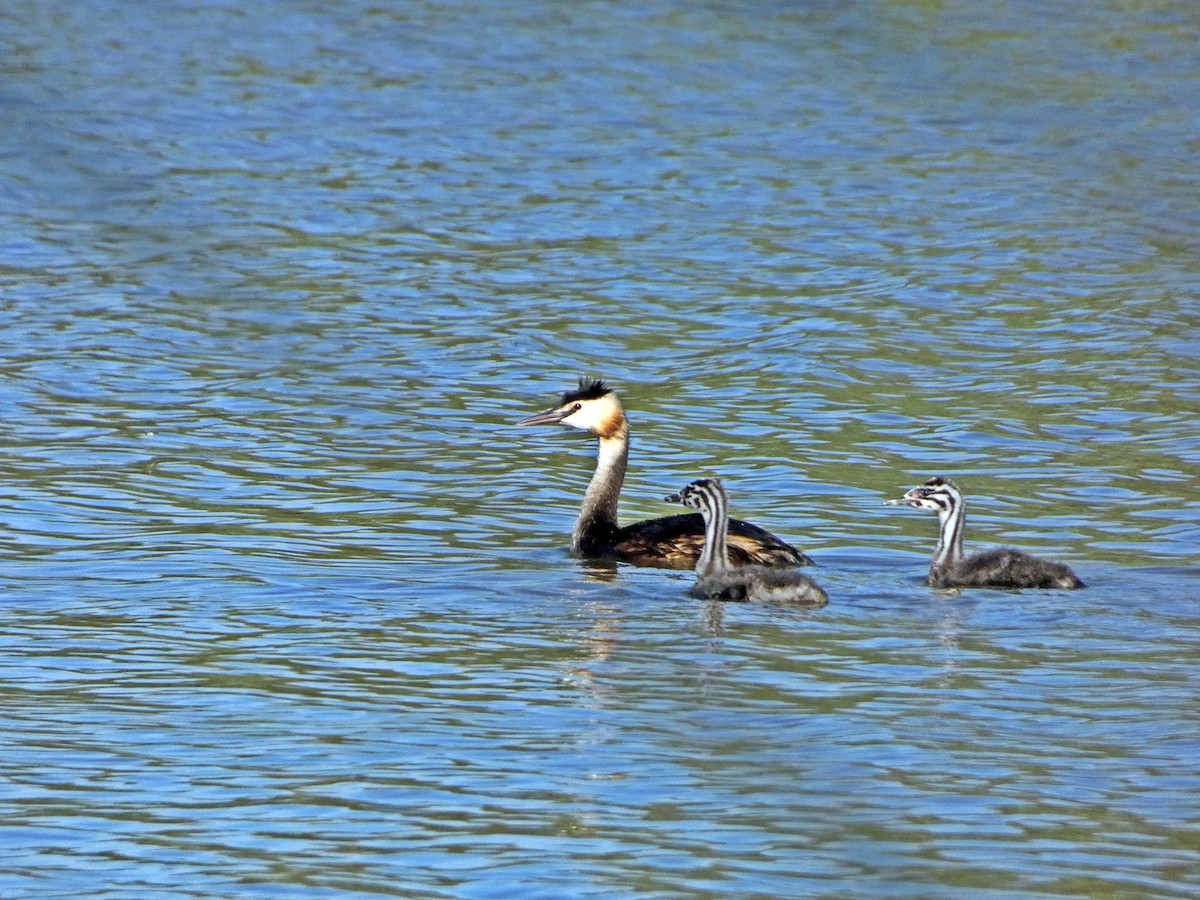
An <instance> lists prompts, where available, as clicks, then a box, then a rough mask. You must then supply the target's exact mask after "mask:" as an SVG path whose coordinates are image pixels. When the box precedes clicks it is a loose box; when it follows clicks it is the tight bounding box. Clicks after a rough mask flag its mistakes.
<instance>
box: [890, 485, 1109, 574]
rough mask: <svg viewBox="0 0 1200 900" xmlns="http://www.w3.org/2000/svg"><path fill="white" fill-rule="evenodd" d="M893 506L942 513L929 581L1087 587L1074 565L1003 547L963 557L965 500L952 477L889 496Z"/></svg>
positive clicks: (940, 514) (939, 516) (939, 515)
mask: <svg viewBox="0 0 1200 900" xmlns="http://www.w3.org/2000/svg"><path fill="white" fill-rule="evenodd" d="M887 502H888V504H889V505H891V506H912V507H915V508H917V509H925V510H930V511H932V512H936V513H937V514H938V519H939V520H940V523H941V531H940V533H939V534H938V543H937V549H936V550H934V551H933V562H932V563H930V565H929V578H928V584H929V586H930V587H935V588H959V587H997V588H1064V589H1068V590H1074V589H1075V588H1081V587H1086V585H1085V584H1084V583H1083V582H1082V581H1080V580H1079V578H1078V576H1076V574H1075V573H1074V572H1072V571H1071V568H1070V566H1066V565H1064V564H1062V563H1057V562H1050V561H1049V560H1045V559H1039V558H1038V557H1036V556H1030V555H1029V554H1028V553H1022V552H1021V551H1020V550H1012V549H1010V548H1007V547H1000V548H997V549H995V550H984V551H983V552H982V553H976V554H973V555H972V556H968V557H966V558H965V559H964V558H963V526H964V525H965V523H966V519H967V505H966V502H965V501H964V500H963V495H962V491H960V490H959V489H958V485H956V484H955V483H954V482H953V481H951V480H950V479H949V478H941V477H937V476H935V477H933V478H930V479H929V480H928V481H926V482H925V483H924V484H923V485H921V486H920V487H915V488H913V489H912V490H911V491H909V492H908V493H907V494H905V495H904V496H903V497H900V498H898V499H896V500H888V501H887Z"/></svg>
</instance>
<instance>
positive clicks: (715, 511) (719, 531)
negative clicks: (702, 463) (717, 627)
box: [663, 478, 829, 606]
mask: <svg viewBox="0 0 1200 900" xmlns="http://www.w3.org/2000/svg"><path fill="white" fill-rule="evenodd" d="M663 499H665V500H667V501H669V502H672V503H682V504H683V505H684V506H690V507H692V508H693V509H698V510H700V515H701V516H703V518H704V552H703V553H701V554H700V558H699V560H697V562H696V583H695V584H694V585H692V587H691V589H690V590H689V591H688V594H690V595H691V596H693V597H697V598H699V599H701V600H758V601H767V602H772V601H773V602H776V603H802V604H804V605H806V606H824V605H825V604H826V603H828V602H829V596H828V595H827V594H826V593H825V591H824V590H822V589H821V586H820V585H818V584H817V583H816V582H815V581H813V580H812V579H811V578H809V577H808V576H807V575H801V574H800V573H799V572H797V571H796V570H794V569H768V568H766V567H765V566H742V567H741V568H738V569H734V568H732V567H731V566H730V565H729V550H728V543H727V537H728V525H729V497H728V496H727V495H726V493H725V486H724V485H722V484H721V482H720V481H719V480H718V479H716V478H701V479H699V480H698V481H693V482H692V483H691V484H688V485H686V486H685V487H684V489H683V490H681V491H680V492H679V493H678V494H672V495H671V496H670V497H664V498H663Z"/></svg>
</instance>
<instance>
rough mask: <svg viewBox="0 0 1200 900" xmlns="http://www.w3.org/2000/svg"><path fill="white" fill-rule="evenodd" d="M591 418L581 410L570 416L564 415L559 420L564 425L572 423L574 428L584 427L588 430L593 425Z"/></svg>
mask: <svg viewBox="0 0 1200 900" xmlns="http://www.w3.org/2000/svg"><path fill="white" fill-rule="evenodd" d="M591 418H592V417H591V416H589V415H587V413H586V412H585V411H584V410H580V411H579V412H573V413H571V415H569V416H564V417H563V418H562V419H560V420H559V421H561V422H562V423H563V424H564V425H570V426H571V427H572V428H582V429H583V430H584V431H587V430H588V429H589V428H591V427H592V423H591V421H590V420H591Z"/></svg>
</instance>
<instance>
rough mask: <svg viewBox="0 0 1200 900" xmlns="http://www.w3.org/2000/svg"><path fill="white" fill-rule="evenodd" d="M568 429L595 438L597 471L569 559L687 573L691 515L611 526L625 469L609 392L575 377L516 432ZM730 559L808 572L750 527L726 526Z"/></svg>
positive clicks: (698, 521)
mask: <svg viewBox="0 0 1200 900" xmlns="http://www.w3.org/2000/svg"><path fill="white" fill-rule="evenodd" d="M560 423H561V424H563V425H570V426H572V427H573V428H580V429H583V430H584V431H590V432H591V433H592V434H594V435H596V437H597V438H599V451H598V455H597V459H596V471H595V472H594V473H593V475H592V480H591V483H589V484H588V488H587V493H586V494H585V495H584V498H583V506H582V507H581V508H580V510H579V518H578V519H576V521H575V528H574V530H573V531H572V532H571V552H572V553H574V554H575V555H576V556H583V557H602V558H610V559H618V560H623V561H625V562H631V563H634V564H635V565H639V566H657V567H659V568H667V569H690V568H691V567H692V566H694V565H695V564H696V560H697V559H699V557H700V551H701V548H702V547H703V546H704V520H703V519H702V518H701V517H700V516H699V515H697V514H695V513H685V514H683V515H677V516H665V517H663V518H661V519H649V520H647V521H645V522H636V523H634V524H632V525H625V526H621V525H619V524H618V523H617V500H618V498H619V497H620V495H621V486H622V485H623V484H624V482H625V470H626V468H627V466H628V462H629V420H628V419H627V418H626V417H625V410H624V408H623V407H622V406H621V401H620V399H619V398H618V397H617V395H616V393H614V392H613V390H612V389H611V388H610V387H608V385H606V384H605V383H604V382H603V381H598V380H589V379H584V378H581V379H580V380H579V388H578V389H577V390H574V391H567V392H566V393H565V394H563V395H562V398H561V399H560V400H559V401H558V405H556V406H555V407H553V408H552V409H548V410H546V411H545V412H543V413H538V414H537V415H535V416H530V417H529V418H527V419H522V420H521V421H520V422H517V423H516V424H517V425H554V424H560ZM729 556H730V558H731V559H732V561H733V564H734V565H746V564H749V563H755V564H758V565H766V566H810V565H812V560H811V559H809V558H808V557H807V556H805V555H804V554H803V553H801V552H800V551H799V550H797V549H796V548H795V547H793V546H792V545H791V544H789V543H787V542H785V541H782V540H780V539H779V538H777V537H775V535H773V534H771V533H770V532H769V531H766V530H764V529H762V528H759V527H758V526H757V525H751V524H750V523H748V522H742V521H739V520H737V519H733V520H731V521H730V523H729Z"/></svg>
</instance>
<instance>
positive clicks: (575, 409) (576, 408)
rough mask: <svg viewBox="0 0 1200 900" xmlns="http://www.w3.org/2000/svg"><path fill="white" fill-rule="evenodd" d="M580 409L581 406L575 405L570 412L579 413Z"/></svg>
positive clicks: (579, 404) (580, 404)
mask: <svg viewBox="0 0 1200 900" xmlns="http://www.w3.org/2000/svg"><path fill="white" fill-rule="evenodd" d="M581 409H583V404H582V403H576V404H575V407H574V409H572V410H571V412H579V411H580V410H581Z"/></svg>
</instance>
